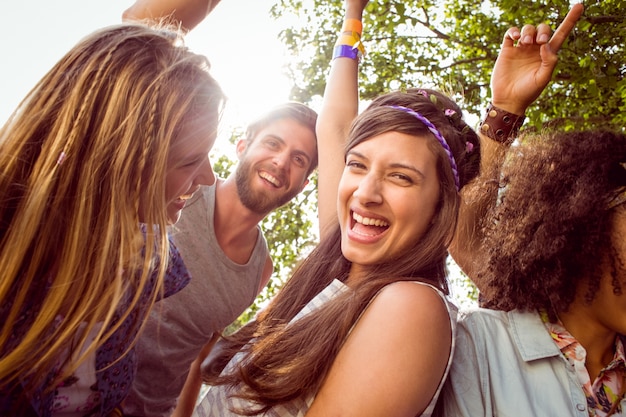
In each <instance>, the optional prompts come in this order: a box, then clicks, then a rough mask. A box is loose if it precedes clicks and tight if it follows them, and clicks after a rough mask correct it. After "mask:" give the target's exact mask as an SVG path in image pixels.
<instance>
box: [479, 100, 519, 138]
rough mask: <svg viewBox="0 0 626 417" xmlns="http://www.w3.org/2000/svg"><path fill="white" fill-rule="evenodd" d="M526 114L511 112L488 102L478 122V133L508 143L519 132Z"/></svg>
mask: <svg viewBox="0 0 626 417" xmlns="http://www.w3.org/2000/svg"><path fill="white" fill-rule="evenodd" d="M525 119H526V116H524V114H523V112H522V114H521V115H520V114H516V113H512V112H510V111H507V110H505V109H502V108H500V107H497V106H494V105H493V103H489V105H488V106H487V109H486V110H485V114H484V116H483V118H482V121H481V122H480V129H479V131H480V133H482V134H483V135H485V136H487V137H488V138H490V139H493V140H495V141H496V142H499V143H502V144H505V145H510V144H511V143H512V142H513V141H514V140H515V138H516V137H517V136H518V134H519V129H520V127H521V126H522V124H524V120H525Z"/></svg>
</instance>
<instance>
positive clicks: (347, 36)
mask: <svg viewBox="0 0 626 417" xmlns="http://www.w3.org/2000/svg"><path fill="white" fill-rule="evenodd" d="M367 3H368V0H346V2H345V20H344V24H343V26H342V30H341V33H340V34H339V38H338V43H339V44H343V45H345V46H347V47H350V45H349V44H350V43H352V42H353V40H352V39H353V35H352V32H353V31H355V32H357V33H358V34H359V35H358V36H360V34H361V30H356V29H359V28H358V26H359V24H360V22H361V18H362V15H363V9H364V8H365V6H366V5H367ZM356 46H357V49H358V45H356ZM338 49H339V50H341V49H342V48H341V47H340V48H335V52H337V51H338ZM344 50H345V48H344ZM348 53H349V51H348ZM335 55H336V54H335V53H334V54H333V56H335ZM358 65H359V62H358V59H353V58H350V57H345V56H339V57H336V58H333V60H332V62H331V67H330V73H329V75H328V78H327V80H326V88H325V90H324V100H323V102H322V108H321V110H320V112H319V116H318V119H317V127H316V130H317V138H318V139H317V140H318V152H319V165H318V213H319V224H320V236H324V234H325V229H326V228H327V227H328V226H329V225H331V224H333V223H335V222H336V220H337V187H338V185H339V179H340V178H341V173H342V172H343V167H344V145H345V143H346V139H347V137H348V131H349V129H350V124H351V123H352V121H353V120H354V118H355V117H356V115H357V113H358V106H359V91H358Z"/></svg>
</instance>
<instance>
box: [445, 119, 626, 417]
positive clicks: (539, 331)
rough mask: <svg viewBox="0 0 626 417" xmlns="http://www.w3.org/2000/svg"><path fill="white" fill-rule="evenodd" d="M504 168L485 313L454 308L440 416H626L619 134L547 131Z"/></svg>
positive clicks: (489, 238) (489, 244)
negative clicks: (454, 331) (451, 356)
mask: <svg viewBox="0 0 626 417" xmlns="http://www.w3.org/2000/svg"><path fill="white" fill-rule="evenodd" d="M520 143H521V144H520V145H519V146H518V147H513V148H512V149H511V150H510V152H509V154H508V155H507V159H506V161H505V164H504V166H503V168H502V172H501V175H502V176H501V178H502V179H501V182H502V185H503V186H504V189H503V192H502V194H501V201H500V202H499V203H498V205H497V206H496V207H495V208H494V209H493V211H492V212H490V214H489V217H488V218H489V219H490V222H489V224H490V226H488V227H487V230H486V235H485V240H484V242H483V245H484V247H485V248H488V249H487V254H486V256H487V261H486V264H485V266H484V267H483V268H482V269H481V270H480V271H479V272H478V274H477V280H478V281H479V282H480V283H481V289H482V292H483V295H484V296H485V299H486V300H488V301H487V302H486V303H485V306H486V307H489V309H477V310H471V311H467V312H463V313H461V314H460V316H459V332H458V337H457V346H456V351H455V355H456V358H455V362H454V364H453V366H452V370H451V373H450V378H449V385H448V387H447V388H446V390H445V391H446V394H445V400H446V401H445V404H446V415H448V416H472V417H476V416H492V415H507V416H520V417H521V416H530V415H532V416H556V415H572V416H574V415H576V416H609V415H622V414H623V413H624V412H626V408H624V407H625V406H626V400H625V399H624V392H625V390H626V380H625V378H626V363H625V357H624V342H625V341H626V339H625V337H624V335H626V295H625V292H624V289H625V288H626V204H624V203H625V202H626V136H625V135H623V134H621V133H613V132H605V131H583V132H571V133H563V132H547V133H544V134H541V135H536V136H526V137H522V138H521V139H520Z"/></svg>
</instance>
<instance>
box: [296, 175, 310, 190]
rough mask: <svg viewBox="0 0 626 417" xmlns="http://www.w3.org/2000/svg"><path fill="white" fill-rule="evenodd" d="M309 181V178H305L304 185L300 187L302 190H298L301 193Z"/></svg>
mask: <svg viewBox="0 0 626 417" xmlns="http://www.w3.org/2000/svg"><path fill="white" fill-rule="evenodd" d="M308 183H309V179H308V178H307V179H306V180H304V182H303V183H302V187H300V191H298V192H299V193H301V192H302V190H304V187H306V186H307V184H308Z"/></svg>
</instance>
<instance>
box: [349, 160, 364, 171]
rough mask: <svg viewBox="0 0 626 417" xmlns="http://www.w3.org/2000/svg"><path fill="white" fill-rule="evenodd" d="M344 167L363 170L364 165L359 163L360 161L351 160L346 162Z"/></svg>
mask: <svg viewBox="0 0 626 417" xmlns="http://www.w3.org/2000/svg"><path fill="white" fill-rule="evenodd" d="M346 167H347V168H350V169H352V170H357V169H365V164H363V163H361V162H360V161H357V160H354V159H352V160H348V161H346Z"/></svg>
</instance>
